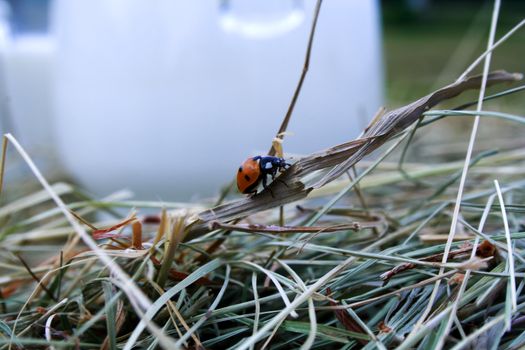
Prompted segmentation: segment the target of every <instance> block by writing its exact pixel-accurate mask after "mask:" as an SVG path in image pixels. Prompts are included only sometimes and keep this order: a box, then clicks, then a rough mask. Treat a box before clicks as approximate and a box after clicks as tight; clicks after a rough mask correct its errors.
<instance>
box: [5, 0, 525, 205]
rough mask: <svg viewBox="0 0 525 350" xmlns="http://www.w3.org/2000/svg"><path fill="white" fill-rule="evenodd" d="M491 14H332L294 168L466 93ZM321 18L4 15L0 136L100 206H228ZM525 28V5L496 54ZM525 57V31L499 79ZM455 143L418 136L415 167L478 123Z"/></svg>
mask: <svg viewBox="0 0 525 350" xmlns="http://www.w3.org/2000/svg"><path fill="white" fill-rule="evenodd" d="M492 6H493V2H492V1H466V0H464V1H430V0H405V1H376V0H367V1H357V0H354V1H348V0H325V1H324V2H323V6H322V9H321V14H320V17H319V22H318V28H317V32H316V37H315V40H314V47H313V52H312V60H311V63H310V70H309V72H308V75H307V77H306V80H305V84H304V86H303V90H302V93H301V95H300V98H299V101H298V103H297V106H296V109H295V112H294V114H293V117H292V122H291V123H290V126H289V128H288V130H289V131H290V135H289V136H287V137H286V139H285V143H284V150H285V152H286V153H287V154H288V155H291V156H292V157H293V156H299V155H300V154H306V153H310V152H313V151H316V150H320V149H323V148H326V147H330V146H332V145H334V144H337V143H341V142H344V141H347V140H350V139H352V138H355V137H356V136H357V135H358V134H359V133H360V131H361V130H362V129H363V128H364V127H365V126H366V125H367V123H368V121H369V120H370V119H372V117H373V116H374V114H375V112H376V111H377V110H378V108H379V107H380V106H386V107H387V108H395V107H398V106H401V105H403V104H406V103H408V102H411V101H413V100H414V99H416V98H418V97H421V96H423V95H425V94H427V93H429V92H431V91H433V90H434V89H436V88H439V87H441V86H443V85H446V84H448V83H450V82H452V81H454V80H455V79H456V78H457V76H458V75H459V74H461V73H462V72H463V70H464V69H465V68H466V67H467V66H468V65H469V64H470V63H471V62H472V61H473V60H474V59H475V58H476V57H477V56H478V55H479V54H481V53H482V52H483V50H484V48H485V47H486V42H487V35H488V30H489V24H490V17H491V13H492ZM314 7H315V1H314V0H290V1H285V0H275V1H272V0H221V1H220V0H208V1H202V2H194V1H186V2H183V1H173V0H159V1H156V2H151V1H145V0H132V1H122V0H92V1H82V0H55V1H51V0H48V1H44V0H11V1H6V0H0V117H1V118H0V128H1V131H2V132H12V133H13V134H14V135H15V136H16V137H17V138H18V139H19V141H20V142H21V143H22V144H23V145H24V146H25V147H26V149H27V150H28V151H29V153H30V154H31V156H32V157H33V158H34V159H36V160H37V162H38V165H39V166H40V168H41V169H42V170H43V171H44V172H45V174H46V176H48V178H50V179H53V180H57V179H66V180H68V181H72V182H74V183H78V184H79V185H80V186H81V187H82V188H85V189H86V190H87V191H88V192H90V193H92V194H94V195H96V196H103V195H107V194H109V193H111V192H113V191H117V190H120V189H123V188H128V189H130V190H132V191H133V192H134V193H135V194H136V197H137V198H139V199H161V200H166V201H173V200H197V199H202V198H205V197H208V196H212V195H215V194H217V193H218V192H219V190H220V188H221V187H222V186H224V185H227V184H228V182H229V181H231V180H232V179H233V176H234V173H235V169H237V167H238V165H239V164H240V163H241V162H242V161H243V160H244V159H245V158H247V157H248V156H251V155H255V154H263V153H265V152H267V150H268V148H269V147H270V142H271V140H272V138H273V136H274V133H275V132H276V130H277V129H278V127H279V125H280V123H281V120H282V118H283V116H284V114H285V112H286V109H287V107H288V104H289V101H290V99H291V97H292V94H293V91H294V89H295V86H296V84H297V81H298V79H299V75H300V73H301V70H302V66H303V60H304V54H305V50H306V44H307V39H308V32H309V30H310V25H311V21H312V15H313V12H314ZM524 17H525V2H524V1H519V0H516V1H509V0H507V1H503V2H502V7H501V13H500V20H499V22H498V31H497V35H496V38H499V37H501V36H502V35H503V34H504V33H506V31H508V30H509V29H510V28H511V27H513V26H514V25H516V24H517V23H518V22H519V21H520V20H522V19H523V18H524ZM523 43H525V32H524V31H523V30H521V31H518V32H517V33H516V34H515V35H514V36H513V37H512V38H510V39H509V40H508V42H507V43H505V44H504V45H503V46H501V47H500V48H499V49H498V50H497V51H496V52H495V54H494V56H493V61H492V65H491V66H492V68H493V69H502V68H504V69H506V70H508V71H519V72H524V71H525V69H524V64H523V62H524V61H523V60H522V59H520V57H523V53H524V52H523V51H525V45H523ZM478 71H479V70H478ZM473 98H475V94H471V95H470V96H468V95H467V96H465V97H464V98H463V99H464V100H465V101H467V100H469V99H473ZM458 103H459V100H457V101H456V102H454V104H453V105H457V104H458ZM524 106H525V103H524V102H523V98H520V95H519V94H515V95H513V96H508V97H505V98H503V99H498V100H496V101H495V102H491V103H490V104H489V105H488V107H487V108H488V109H492V110H494V109H503V110H505V111H507V112H509V113H517V114H520V113H521V114H523V107H524ZM440 127H441V128H442V131H443V132H436V131H435V129H429V130H426V129H425V130H422V131H421V132H418V136H417V137H416V140H415V142H416V143H420V144H421V145H422V147H416V148H415V150H416V151H415V153H416V154H414V155H413V156H414V157H417V156H418V154H417V153H418V152H422V153H421V154H423V153H424V154H425V155H428V153H427V152H426V151H424V150H425V147H427V149H436V147H434V146H435V145H436V144H437V143H448V142H455V141H457V140H459V141H458V142H459V143H461V142H463V141H462V139H461V135H463V134H465V133H467V132H468V130H469V121H468V120H466V119H461V120H453V121H450V122H448V121H447V122H446V123H440ZM494 127H495V125H494V123H491V122H488V123H483V124H482V128H481V130H480V139H481V141H480V144H481V145H483V144H484V141H483V140H486V141H487V142H489V143H490V142H496V141H497V140H496V139H498V138H502V139H503V140H501V142H503V144H504V142H505V140H504V139H506V138H508V137H509V135H510V136H512V135H518V133H519V130H515V129H512V128H508V130H507V129H505V128H506V126H505V125H496V127H498V128H500V127H501V130H502V133H495V132H494ZM500 135H501V136H500ZM503 135H504V136H503ZM482 147H483V146H482ZM421 154H420V156H421ZM435 156H436V157H439V152H436V154H435ZM17 158H18V157H17V156H16V155H14V154H12V155H10V167H9V171H8V174H7V175H8V178H9V177H10V178H27V179H31V175H30V174H27V173H26V167H25V166H24V164H22V163H21V162H20V161H19V160H17Z"/></svg>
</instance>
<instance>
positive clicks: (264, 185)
mask: <svg viewBox="0 0 525 350" xmlns="http://www.w3.org/2000/svg"><path fill="white" fill-rule="evenodd" d="M262 185H263V188H266V187H267V186H266V174H264V175H263V176H262Z"/></svg>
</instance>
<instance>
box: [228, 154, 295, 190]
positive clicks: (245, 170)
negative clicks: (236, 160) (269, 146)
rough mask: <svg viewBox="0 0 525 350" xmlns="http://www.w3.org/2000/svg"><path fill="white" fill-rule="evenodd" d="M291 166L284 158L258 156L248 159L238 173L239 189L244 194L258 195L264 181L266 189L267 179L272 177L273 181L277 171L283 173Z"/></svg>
mask: <svg viewBox="0 0 525 350" xmlns="http://www.w3.org/2000/svg"><path fill="white" fill-rule="evenodd" d="M290 166H291V164H288V163H286V161H285V160H284V158H279V157H272V156H256V157H252V158H248V159H246V160H245V161H244V163H242V165H241V166H240V167H239V171H237V188H238V189H239V192H241V193H244V194H250V193H253V194H255V193H257V186H259V183H260V182H261V180H262V185H263V187H264V188H266V177H267V176H268V175H271V177H272V179H274V178H275V175H277V171H283V170H284V169H286V168H287V167H290Z"/></svg>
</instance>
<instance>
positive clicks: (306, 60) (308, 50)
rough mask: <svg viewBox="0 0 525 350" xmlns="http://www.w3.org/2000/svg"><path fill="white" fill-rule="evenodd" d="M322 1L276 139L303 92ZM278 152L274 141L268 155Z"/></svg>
mask: <svg viewBox="0 0 525 350" xmlns="http://www.w3.org/2000/svg"><path fill="white" fill-rule="evenodd" d="M322 2H323V0H317V4H316V6H315V12H314V19H313V21H312V27H311V29H310V37H309V39H308V47H307V48H306V56H305V58H304V65H303V71H302V72H301V77H300V78H299V82H298V83H297V87H296V88H295V92H294V94H293V97H292V101H291V102H290V105H289V106H288V111H286V115H285V116H284V119H283V122H282V123H281V127H280V128H279V131H277V134H276V136H275V138H276V139H279V140H281V141H282V139H283V138H284V132H285V131H286V129H287V128H288V123H289V122H290V118H291V116H292V112H293V109H294V107H295V103H296V102H297V98H298V97H299V93H300V92H301V88H302V86H303V82H304V78H305V77H306V73H307V72H308V68H309V66H310V56H311V53H312V43H313V41H314V34H315V28H316V26H317V18H318V17H319V11H320V10H321V3H322ZM274 140H275V139H274ZM276 152H277V149H276V148H275V141H274V142H272V147H271V148H270V151H268V155H270V156H275V154H276ZM281 153H282V148H281ZM279 157H282V154H281V155H279Z"/></svg>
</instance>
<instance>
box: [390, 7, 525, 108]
mask: <svg viewBox="0 0 525 350" xmlns="http://www.w3.org/2000/svg"><path fill="white" fill-rule="evenodd" d="M381 6H382V11H383V13H382V25H383V36H384V37H383V39H384V46H383V55H384V63H385V73H386V74H385V81H386V92H387V94H386V96H387V101H386V102H387V104H388V106H389V107H394V106H399V105H402V104H405V103H408V102H410V101H412V100H414V98H417V97H420V96H422V95H425V94H427V93H428V92H430V91H432V90H434V89H435V88H438V87H440V86H443V85H446V84H448V83H450V82H452V81H454V80H455V79H456V78H457V77H458V76H459V75H460V74H461V73H462V72H463V71H464V70H465V69H466V67H468V66H469V65H470V63H471V62H472V61H473V60H474V59H475V58H477V57H478V56H479V55H480V54H481V53H482V52H483V51H484V50H485V48H486V46H487V39H488V34H489V27H490V21H491V17H492V10H493V7H494V2H493V1H443V0H440V1H388V0H383V1H382V2H381ZM524 18H525V1H523V0H519V1H502V4H501V8H500V15H499V20H498V27H497V32H496V40H498V38H500V37H501V36H503V35H504V34H505V33H506V32H507V31H508V30H510V29H511V28H512V27H513V26H515V25H516V24H517V23H519V22H520V21H521V20H523V19H524ZM523 57H525V28H522V29H520V30H519V31H518V32H516V33H515V34H514V35H513V36H512V37H511V38H510V39H509V40H508V41H507V42H506V43H504V44H503V45H502V46H500V47H499V48H498V49H497V50H496V51H495V52H494V54H493V57H492V63H491V70H495V69H505V70H507V71H516V72H524V71H525V69H524V68H525V64H524V62H525V61H524V59H523ZM481 69H482V65H481V66H479V67H478V69H477V70H476V72H481ZM523 100H524V99H523V94H522V93H518V94H516V95H514V96H512V97H511V96H509V97H506V98H505V101H507V103H508V105H509V108H510V109H511V110H512V111H513V112H516V113H519V112H520V111H523V107H524V106H525V105H524V103H523Z"/></svg>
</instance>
